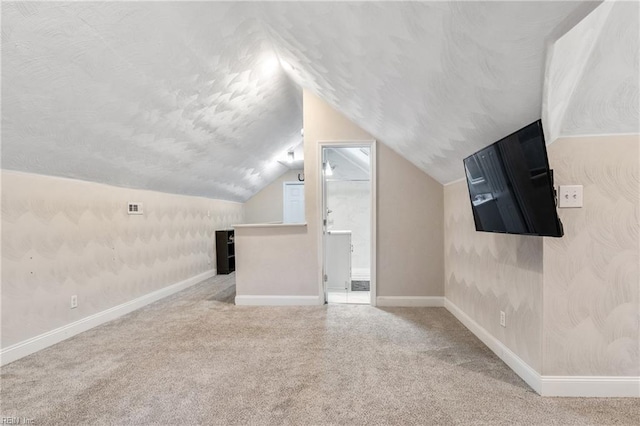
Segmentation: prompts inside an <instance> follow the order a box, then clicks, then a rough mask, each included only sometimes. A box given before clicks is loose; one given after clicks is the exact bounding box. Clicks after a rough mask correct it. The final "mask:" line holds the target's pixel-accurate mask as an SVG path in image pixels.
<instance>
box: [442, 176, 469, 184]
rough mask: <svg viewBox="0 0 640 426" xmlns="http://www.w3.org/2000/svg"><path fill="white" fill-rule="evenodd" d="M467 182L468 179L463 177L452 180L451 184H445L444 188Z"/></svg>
mask: <svg viewBox="0 0 640 426" xmlns="http://www.w3.org/2000/svg"><path fill="white" fill-rule="evenodd" d="M466 180H467V178H466V177H464V176H463V177H461V178H459V179H456V180H452V181H451V182H447V183H443V184H442V186H449V185H453V184H455V183H459V182H464V181H466Z"/></svg>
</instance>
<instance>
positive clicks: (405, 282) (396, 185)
mask: <svg viewBox="0 0 640 426" xmlns="http://www.w3.org/2000/svg"><path fill="white" fill-rule="evenodd" d="M443 204H444V191H443V187H442V185H440V183H438V182H437V181H436V180H435V179H432V178H431V177H430V176H428V175H427V174H425V173H424V172H423V171H422V170H420V169H419V168H417V167H416V166H414V165H413V164H412V163H410V162H409V161H407V160H406V159H405V158H404V157H401V156H400V155H399V154H396V153H395V152H394V151H392V150H391V148H389V147H387V146H386V145H384V144H378V296H444V254H443V247H444V218H443V209H444V207H443Z"/></svg>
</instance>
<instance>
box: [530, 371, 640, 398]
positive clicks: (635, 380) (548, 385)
mask: <svg viewBox="0 0 640 426" xmlns="http://www.w3.org/2000/svg"><path fill="white" fill-rule="evenodd" d="M541 395H543V396H570V397H598V398H609V397H633V398H640V377H624V376H623V377H617V376H542V392H541Z"/></svg>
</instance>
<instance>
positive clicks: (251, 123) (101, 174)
mask: <svg viewBox="0 0 640 426" xmlns="http://www.w3.org/2000/svg"><path fill="white" fill-rule="evenodd" d="M2 12H3V13H2V89H3V91H2V120H3V123H2V124H3V129H2V132H3V134H2V139H3V140H2V142H3V146H2V151H3V152H2V154H3V156H2V166H3V168H7V169H14V170H21V171H28V172H34V173H40V174H46V175H55V176H65V177H72V178H79V179H83V180H89V181H96V182H103V183H109V184H115V185H120V186H129V187H136V188H144V189H152V190H158V191H164V192H173V193H181V194H189V195H203V196H208V197H212V198H220V199H227V200H235V201H244V200H246V199H247V198H249V197H250V196H251V195H253V194H254V193H255V192H257V191H258V190H259V189H260V188H262V187H263V186H265V185H266V184H268V183H269V182H271V181H272V180H274V179H275V178H277V177H278V176H279V175H280V174H282V173H283V172H284V171H286V167H284V166H282V165H280V164H279V163H277V161H275V160H276V159H277V158H276V157H277V156H278V155H280V154H284V153H286V150H287V149H288V148H289V147H291V146H295V145H297V144H299V143H300V140H301V136H300V129H301V127H302V99H301V96H302V93H301V89H300V88H299V87H298V86H296V85H295V84H294V83H293V82H292V81H291V80H290V79H289V78H288V77H287V76H286V75H285V74H284V73H283V72H282V69H281V68H280V66H279V65H278V62H277V58H276V56H275V55H274V52H273V48H272V46H271V44H270V42H269V39H268V37H266V35H265V32H264V30H263V25H262V23H261V22H260V21H259V20H258V19H256V18H255V14H254V13H253V12H252V10H251V8H250V7H248V5H246V4H235V3H215V4H213V3H167V2H163V3H156V2H154V3H147V2H123V3H121V2H106V3H67V4H59V3H53V4H44V3H43V4H41V3H26V2H25V3H11V4H3V10H2Z"/></svg>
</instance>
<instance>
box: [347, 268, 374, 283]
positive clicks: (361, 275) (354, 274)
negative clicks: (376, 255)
mask: <svg viewBox="0 0 640 426" xmlns="http://www.w3.org/2000/svg"><path fill="white" fill-rule="evenodd" d="M351 280H352V281H371V272H370V270H369V269H368V268H353V269H352V270H351Z"/></svg>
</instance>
